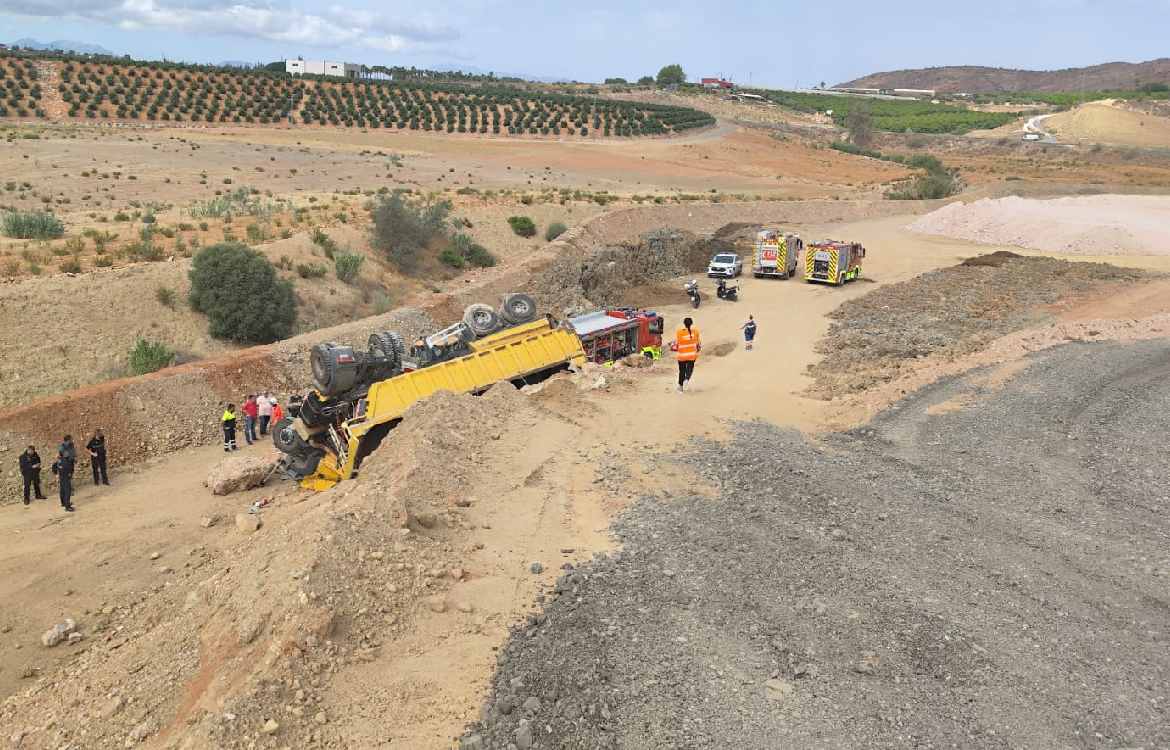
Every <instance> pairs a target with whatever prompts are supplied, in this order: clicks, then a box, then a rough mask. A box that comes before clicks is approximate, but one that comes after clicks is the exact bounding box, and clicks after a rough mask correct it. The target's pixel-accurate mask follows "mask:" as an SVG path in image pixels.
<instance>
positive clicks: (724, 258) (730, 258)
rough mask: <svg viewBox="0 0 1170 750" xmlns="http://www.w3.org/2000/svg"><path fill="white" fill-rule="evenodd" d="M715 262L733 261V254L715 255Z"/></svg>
mask: <svg viewBox="0 0 1170 750" xmlns="http://www.w3.org/2000/svg"><path fill="white" fill-rule="evenodd" d="M715 262H716V263H734V262H735V256H734V255H716V256H715Z"/></svg>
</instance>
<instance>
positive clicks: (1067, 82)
mask: <svg viewBox="0 0 1170 750" xmlns="http://www.w3.org/2000/svg"><path fill="white" fill-rule="evenodd" d="M1147 83H1170V58H1165V57H1164V58H1160V59H1158V60H1150V61H1148V62H1143V63H1124V62H1111V63H1104V64H1103V65H1093V66H1091V67H1088V68H1065V69H1064V70H1013V69H1011V68H986V67H981V66H976V65H954V66H947V67H942V68H917V69H914V70H894V71H890V72H887V73H874V74H872V75H868V76H865V77H863V78H858V79H856V80H853V81H849V82H847V83H842V84H838V85H839V86H849V87H857V88H876V89H895V88H897V89H934V90H936V91H939V92H942V93H951V94H953V93H958V92H966V93H971V94H978V93H994V92H997V91H1104V90H1109V89H1134V88H1137V87H1139V86H1142V85H1144V84H1147Z"/></svg>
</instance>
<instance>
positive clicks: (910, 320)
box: [808, 253, 1149, 400]
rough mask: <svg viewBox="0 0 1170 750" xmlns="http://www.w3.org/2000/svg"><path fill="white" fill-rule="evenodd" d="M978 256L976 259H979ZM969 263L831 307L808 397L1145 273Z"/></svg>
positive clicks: (830, 394) (955, 348)
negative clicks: (1054, 303) (1108, 284)
mask: <svg viewBox="0 0 1170 750" xmlns="http://www.w3.org/2000/svg"><path fill="white" fill-rule="evenodd" d="M980 260H982V262H980ZM975 261H976V262H967V263H962V264H959V265H957V266H952V267H950V268H944V269H942V270H939V271H931V272H928V273H924V274H922V275H921V276H917V277H915V278H913V279H911V280H910V281H904V282H901V283H898V284H890V285H888V286H884V287H880V288H878V289H875V290H874V291H871V292H869V293H868V294H866V295H865V296H863V297H859V298H857V299H853V300H848V301H846V302H844V303H843V304H842V305H841V306H840V307H838V308H837V309H836V310H834V311H833V312H832V313H831V314H830V317H831V318H832V321H833V322H832V323H831V325H830V326H829V332H828V334H826V336H825V337H824V338H823V339H822V340H821V341H820V342H819V343H818V344H817V347H816V350H817V352H819V353H820V354H822V355H823V358H822V359H821V361H820V362H817V363H816V364H815V365H813V366H811V367H810V368H809V374H810V375H811V376H812V377H814V378H815V379H816V382H815V383H814V384H813V385H812V386H811V387H810V388H809V389H808V394H809V395H811V396H813V397H815V398H822V399H826V400H827V399H832V398H835V397H839V396H844V395H848V394H851V393H858V392H861V391H864V390H866V389H867V388H871V387H873V386H875V385H878V384H881V383H886V382H889V381H891V380H893V379H895V378H897V377H898V376H899V375H901V374H903V373H904V372H906V371H908V370H909V369H911V368H912V367H913V365H914V363H915V361H916V360H918V359H921V358H925V357H927V356H930V355H941V356H943V357H958V356H961V355H963V354H967V353H970V352H973V351H976V350H978V349H981V348H983V347H984V346H986V345H987V344H988V343H990V342H991V341H992V340H994V339H996V338H999V337H1000V336H1003V335H1005V334H1008V333H1011V332H1013V331H1018V330H1021V329H1024V328H1027V327H1029V326H1033V325H1037V324H1040V323H1042V322H1043V321H1044V320H1046V319H1048V318H1050V317H1051V313H1049V312H1047V311H1045V310H1044V309H1043V306H1044V305H1049V304H1051V303H1053V302H1056V301H1057V300H1067V299H1069V298H1072V297H1076V296H1077V295H1080V294H1084V293H1086V292H1088V291H1090V290H1091V289H1094V288H1100V287H1101V285H1103V284H1107V283H1110V282H1118V281H1126V282H1136V281H1138V280H1139V279H1143V278H1148V276H1149V274H1148V272H1142V271H1135V270H1131V269H1122V268H1117V267H1115V266H1110V265H1107V264H1104V263H1072V262H1069V261H1063V260H1055V259H1052V258H1041V257H1021V256H1014V257H1013V256H1012V254H1010V253H1003V254H1000V253H995V254H992V255H988V256H981V259H975Z"/></svg>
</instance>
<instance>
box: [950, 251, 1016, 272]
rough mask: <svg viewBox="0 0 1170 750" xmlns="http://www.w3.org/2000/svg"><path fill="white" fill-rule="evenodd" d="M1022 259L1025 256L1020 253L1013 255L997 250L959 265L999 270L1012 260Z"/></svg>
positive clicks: (1009, 252) (968, 259)
mask: <svg viewBox="0 0 1170 750" xmlns="http://www.w3.org/2000/svg"><path fill="white" fill-rule="evenodd" d="M1022 257H1024V256H1022V255H1020V254H1019V253H1013V252H1011V251H1010V250H996V251H995V252H994V253H988V254H987V255H978V256H976V257H974V258H967V260H965V261H963V262H962V263H960V264H959V265H963V266H989V267H991V268H999V267H1000V266H1002V265H1003V264H1004V263H1007V262H1008V261H1010V260H1014V259H1016V258H1022Z"/></svg>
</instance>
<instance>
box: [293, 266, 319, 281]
mask: <svg viewBox="0 0 1170 750" xmlns="http://www.w3.org/2000/svg"><path fill="white" fill-rule="evenodd" d="M297 275H298V276H300V277H301V278H302V279H319V278H321V277H322V276H324V275H325V266H323V265H321V264H320V263H298V264H297Z"/></svg>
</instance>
